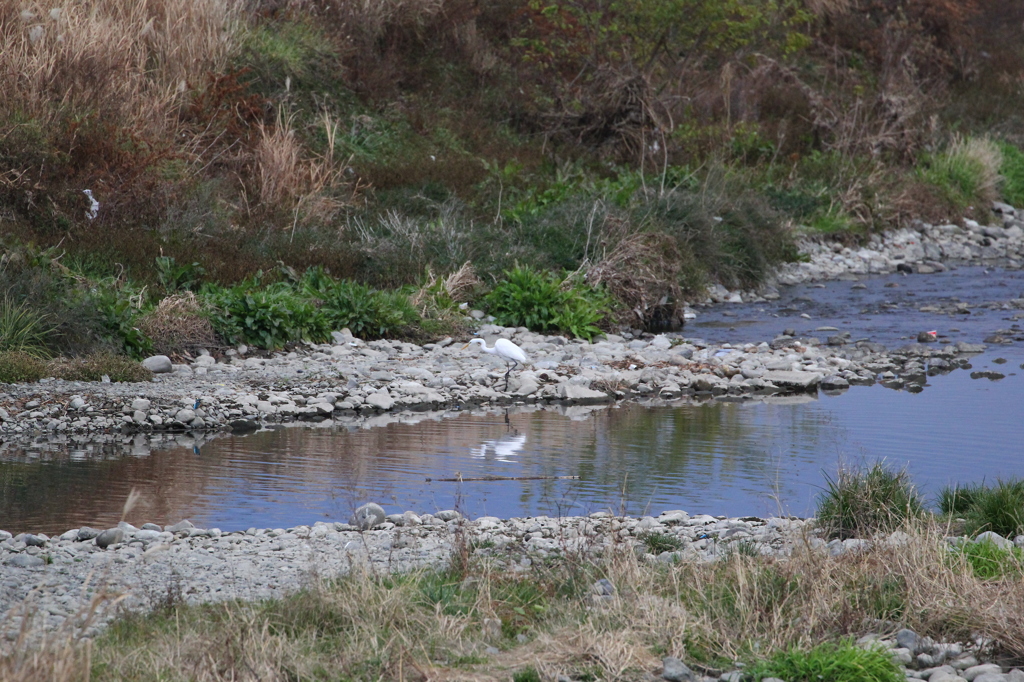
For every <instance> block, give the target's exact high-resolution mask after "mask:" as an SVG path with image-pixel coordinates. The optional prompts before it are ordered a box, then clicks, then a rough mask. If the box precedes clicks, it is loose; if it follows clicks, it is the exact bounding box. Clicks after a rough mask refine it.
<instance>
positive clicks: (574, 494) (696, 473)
mask: <svg viewBox="0 0 1024 682" xmlns="http://www.w3.org/2000/svg"><path fill="white" fill-rule="evenodd" d="M894 284H895V285H896V286H893V285H894ZM887 285H888V286H887ZM1022 291H1024V275H1022V273H1020V272H1003V271H999V270H995V271H986V270H984V269H981V268H964V269H961V270H958V271H954V272H948V273H942V274H939V275H931V276H926V277H924V276H917V277H899V276H889V277H878V278H870V279H865V280H863V281H862V282H860V283H858V282H853V281H844V282H831V283H828V284H826V285H825V286H824V287H823V288H822V287H820V286H814V285H804V286H801V287H792V288H788V289H786V290H785V291H784V292H783V295H782V298H780V300H779V301H775V302H772V303H769V304H765V303H761V304H745V305H732V306H726V307H716V308H713V309H708V310H705V311H702V314H701V316H700V317H699V318H698V321H697V323H696V324H694V325H691V326H690V327H688V328H687V330H686V332H685V333H686V335H687V336H700V337H702V338H705V339H708V340H711V341H715V342H721V341H759V340H762V339H770V338H772V337H773V336H774V335H775V334H776V333H778V332H779V331H781V330H783V329H787V328H790V329H794V330H796V331H797V332H798V333H800V334H806V335H811V334H814V335H817V336H820V337H822V338H824V337H825V336H827V335H830V334H832V333H835V332H830V331H820V332H816V331H815V330H816V329H819V328H821V327H830V326H835V327H837V328H839V329H841V330H844V331H850V332H851V333H852V335H853V338H854V339H857V338H870V339H871V340H873V341H877V342H880V343H884V344H886V345H889V346H895V345H898V344H900V343H905V342H906V341H907V340H913V338H914V337H916V333H917V332H918V331H922V330H930V329H936V330H937V331H938V332H939V334H940V336H944V337H946V339H948V340H965V341H971V342H979V341H981V340H982V338H984V337H985V336H988V335H990V334H992V333H994V332H995V331H997V330H1004V331H1013V330H1014V325H1016V320H1015V319H1012V318H1013V314H1014V312H1015V311H1013V310H1005V309H999V308H986V307H985V305H984V304H985V303H986V302H993V301H996V302H998V301H1007V300H1009V299H1012V298H1018V297H1024V294H1022ZM954 299H956V300H954ZM956 303H966V304H968V305H967V306H961V307H962V308H963V309H969V310H970V312H969V313H965V312H963V310H960V311H958V312H956V313H955V314H940V313H935V312H931V313H928V312H925V313H922V312H919V308H922V307H925V308H927V307H928V306H937V307H940V308H943V309H949V306H950V305H953V304H956ZM802 316H807V317H802ZM1007 338H1012V337H1011V336H1010V335H1009V334H1007ZM971 362H972V364H973V368H972V370H971V371H977V370H995V371H998V372H1000V373H1002V374H1005V375H1006V377H1005V378H1004V379H1000V380H990V379H987V378H981V379H972V378H971V371H964V370H957V371H954V372H952V373H950V374H948V375H942V376H934V377H930V378H929V383H928V385H927V386H926V387H925V390H924V391H922V392H920V393H910V392H907V391H896V390H891V389H887V388H883V387H881V386H879V385H876V386H868V387H854V388H851V389H850V390H848V391H845V392H843V393H841V394H839V395H825V394H819V395H818V396H811V395H804V396H793V397H786V398H783V399H781V400H778V399H776V400H771V401H763V402H762V401H748V402H723V401H710V402H705V403H694V402H684V403H679V404H674V405H672V406H658V407H649V406H644V405H640V404H636V403H628V404H621V405H618V406H611V407H601V408H592V407H569V408H564V407H563V408H553V409H537V408H523V409H518V408H514V409H510V410H508V411H490V412H488V411H467V412H454V411H453V412H447V413H429V414H428V413H423V414H414V415H408V416H404V417H402V418H401V419H400V420H398V421H394V422H392V423H388V424H386V425H383V426H377V427H372V428H355V427H353V428H351V429H348V428H341V427H337V426H326V427H325V426H323V425H320V426H317V427H282V428H276V429H270V430H266V431H261V432H258V433H254V434H250V435H245V436H233V435H229V436H224V437H220V438H215V439H213V440H212V441H209V442H207V443H205V444H203V446H202V447H201V448H199V451H198V452H196V451H195V450H194V449H193V448H191V447H175V446H174V445H173V441H171V443H170V444H168V445H165V446H163V447H148V445H145V446H144V445H143V444H142V442H141V441H130V442H129V443H128V444H127V445H122V446H119V447H110V446H99V445H97V446H95V447H90V445H89V444H80V445H78V446H76V448H75V449H73V450H62V451H61V450H58V451H52V450H38V449H37V450H6V451H4V453H3V455H2V460H0V528H3V529H5V530H9V531H12V532H18V531H34V532H48V533H54V532H62V531H64V530H67V529H68V528H72V527H78V526H81V525H91V526H95V527H101V528H102V527H106V526H109V525H113V524H114V523H116V522H117V521H118V520H119V519H120V516H121V505H122V503H123V501H124V499H125V498H126V496H127V494H128V492H129V491H130V490H131V488H132V487H136V488H138V489H139V490H140V491H141V492H142V499H141V502H140V504H139V505H138V506H137V507H136V508H135V510H134V511H133V512H132V513H131V515H130V516H129V517H128V520H129V521H132V522H134V523H143V522H146V521H152V522H155V523H159V524H169V523H174V522H176V521H178V520H180V519H182V518H188V519H190V520H192V521H193V522H194V523H195V524H196V525H199V526H203V527H219V528H221V529H223V530H236V529H244V528H247V527H250V526H255V527H288V526H293V525H298V524H311V523H313V522H315V521H318V520H341V521H345V520H347V519H348V517H349V515H350V514H351V512H352V510H353V509H354V508H355V507H356V506H357V505H359V504H361V503H362V502H366V501H376V502H378V503H380V504H381V505H383V506H384V508H385V509H386V510H387V511H388V512H389V513H391V512H401V511H405V510H407V509H411V510H414V511H418V512H429V511H436V510H439V509H451V508H457V509H460V510H462V511H463V512H464V513H466V514H468V515H470V516H474V517H476V516H481V515H492V516H499V517H510V516H530V515H537V514H549V515H558V514H580V513H587V512H592V511H598V510H611V511H614V512H625V513H630V514H644V513H653V514H658V513H659V512H661V511H662V510H666V509H685V510H687V511H689V512H690V513H709V514H713V515H728V516H742V515H771V514H793V515H797V516H806V515H810V514H812V513H813V509H814V502H815V498H816V496H817V495H818V494H819V493H820V492H821V490H822V487H823V486H824V485H825V484H826V481H827V477H828V476H834V475H835V472H836V469H837V466H839V464H840V462H845V463H847V464H853V465H857V464H870V463H872V462H874V461H877V460H885V461H886V462H887V463H888V464H890V465H892V466H894V467H907V468H908V470H909V472H910V474H911V477H912V480H913V481H914V482H915V483H916V484H917V485H918V487H919V488H920V489H921V491H922V492H923V493H924V494H925V495H926V496H929V497H934V495H935V493H937V492H938V490H939V489H941V487H942V486H944V485H948V484H952V483H957V482H960V483H965V482H977V481H982V480H988V481H994V480H996V479H998V478H1011V477H1022V476H1024V457H1022V456H1021V455H1022V447H1021V444H1022V443H1024V419H1022V416H1024V415H1022V410H1021V405H1022V398H1024V384H1022V382H1021V375H1024V370H1022V369H1021V365H1022V364H1024V344H1019V343H1009V344H1002V345H998V346H990V347H989V350H988V351H986V352H985V353H983V354H981V355H979V356H976V357H975V358H973V359H972V361H971ZM328 424H329V423H328ZM140 438H141V437H140ZM487 476H503V477H543V478H531V480H513V481H479V480H472V479H475V478H481V477H487ZM560 477H575V478H560ZM444 478H448V479H456V480H453V481H451V480H439V479H444ZM428 479H431V480H428ZM459 479H461V480H459Z"/></svg>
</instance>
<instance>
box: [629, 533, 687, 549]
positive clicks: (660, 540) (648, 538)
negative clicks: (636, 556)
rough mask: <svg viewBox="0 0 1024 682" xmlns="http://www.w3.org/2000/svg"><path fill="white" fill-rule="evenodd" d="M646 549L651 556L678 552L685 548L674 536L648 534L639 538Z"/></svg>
mask: <svg viewBox="0 0 1024 682" xmlns="http://www.w3.org/2000/svg"><path fill="white" fill-rule="evenodd" d="M638 537H639V539H640V541H641V542H642V543H643V545H644V547H645V548H646V549H647V551H648V552H650V553H651V554H662V553H663V552H676V551H678V550H680V549H682V548H683V541H682V540H680V539H679V538H677V537H675V536H674V535H666V534H664V533H652V532H646V533H642V534H641V535H639V536H638Z"/></svg>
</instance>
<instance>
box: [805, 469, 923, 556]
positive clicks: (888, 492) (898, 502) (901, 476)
mask: <svg viewBox="0 0 1024 682" xmlns="http://www.w3.org/2000/svg"><path fill="white" fill-rule="evenodd" d="M825 481H826V489H825V491H824V493H822V494H821V495H820V496H819V498H818V509H817V513H816V515H815V516H816V517H817V519H818V525H819V526H820V527H821V528H822V529H823V530H824V531H825V533H826V535H827V536H828V537H830V538H840V539H846V538H852V537H857V536H859V535H870V534H873V533H879V532H882V533H886V532H891V531H894V530H896V529H897V528H899V527H900V526H902V525H903V524H904V523H905V522H906V521H907V520H908V519H911V518H916V517H919V516H921V515H922V514H923V513H924V507H923V505H922V503H921V498H920V496H919V495H918V493H917V491H916V490H915V488H914V486H913V484H911V482H910V476H909V474H908V473H907V471H906V470H901V471H894V470H892V469H890V468H888V467H886V466H884V465H883V464H882V463H881V462H876V463H875V464H873V465H872V466H871V467H870V468H868V469H867V470H864V469H862V468H857V467H853V468H845V467H840V468H839V472H838V473H837V474H836V477H835V478H832V477H830V476H828V475H827V474H826V476H825Z"/></svg>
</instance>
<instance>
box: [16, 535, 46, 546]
mask: <svg viewBox="0 0 1024 682" xmlns="http://www.w3.org/2000/svg"><path fill="white" fill-rule="evenodd" d="M21 541H22V542H24V543H25V544H26V545H28V546H29V547H45V546H46V539H45V538H41V537H39V536H38V535H33V534H32V533H25V536H24V537H22V538H21Z"/></svg>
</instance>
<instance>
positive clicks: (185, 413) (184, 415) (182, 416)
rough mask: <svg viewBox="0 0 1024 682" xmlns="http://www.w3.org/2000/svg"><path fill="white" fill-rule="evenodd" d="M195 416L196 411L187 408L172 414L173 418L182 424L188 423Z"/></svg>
mask: <svg viewBox="0 0 1024 682" xmlns="http://www.w3.org/2000/svg"><path fill="white" fill-rule="evenodd" d="M195 418H196V413H195V412H193V411H192V410H190V409H188V408H184V409H181V410H178V411H177V412H176V413H175V414H174V420H175V421H179V422H181V423H182V424H188V423H189V422H190V421H192V420H193V419H195Z"/></svg>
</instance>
